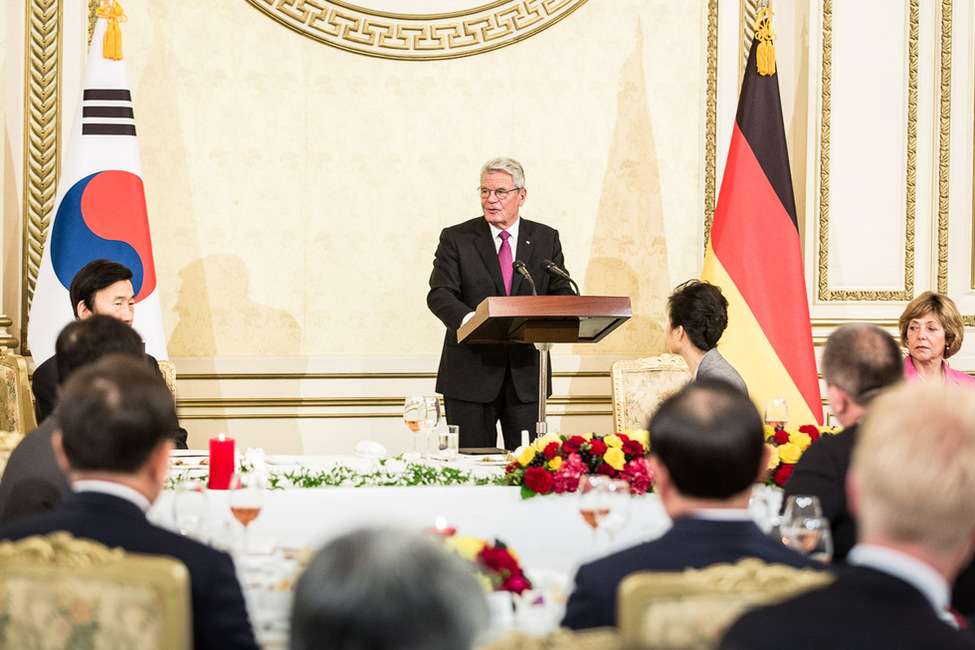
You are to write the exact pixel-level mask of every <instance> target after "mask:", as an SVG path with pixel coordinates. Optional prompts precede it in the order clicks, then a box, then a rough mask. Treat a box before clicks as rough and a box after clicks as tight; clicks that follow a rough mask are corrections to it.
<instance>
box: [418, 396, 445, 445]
mask: <svg viewBox="0 0 975 650" xmlns="http://www.w3.org/2000/svg"><path fill="white" fill-rule="evenodd" d="M423 407H424V415H423V418H422V419H421V420H420V431H421V435H422V437H423V439H424V441H425V442H426V444H425V445H423V446H424V448H425V453H424V457H426V458H430V446H431V438H432V437H433V431H434V429H436V428H437V425H438V424H440V399H439V398H437V397H424V398H423ZM437 443H438V444H437V449H438V450H439V447H440V445H439V441H437ZM415 450H416V446H415V445H414V451H415ZM437 455H438V456H439V455H440V454H439V451H438V453H437Z"/></svg>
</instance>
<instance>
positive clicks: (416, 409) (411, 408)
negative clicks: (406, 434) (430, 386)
mask: <svg viewBox="0 0 975 650" xmlns="http://www.w3.org/2000/svg"><path fill="white" fill-rule="evenodd" d="M426 414H427V406H426V400H425V399H424V398H423V396H421V395H411V396H410V397H407V398H406V401H405V402H404V403H403V421H404V422H406V426H408V427H409V428H410V431H412V432H413V433H414V434H416V433H419V432H420V422H421V421H422V420H423V418H425V417H426ZM417 438H418V436H413V457H414V458H418V457H419V455H420V454H419V448H418V446H417V442H418V441H417Z"/></svg>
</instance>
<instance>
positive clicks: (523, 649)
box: [476, 627, 623, 650]
mask: <svg viewBox="0 0 975 650" xmlns="http://www.w3.org/2000/svg"><path fill="white" fill-rule="evenodd" d="M476 650H623V642H622V639H621V638H620V633H619V631H618V630H617V629H616V628H614V627H597V628H593V629H591V630H570V629H568V628H560V629H558V630H555V631H553V632H549V633H548V634H546V635H545V636H542V637H538V636H533V635H530V634H526V633H524V632H507V633H505V634H503V635H501V636H500V637H498V638H496V639H492V640H491V641H488V642H487V643H483V644H481V645H478V646H477V647H476Z"/></svg>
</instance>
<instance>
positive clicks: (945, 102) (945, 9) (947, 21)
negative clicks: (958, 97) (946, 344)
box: [938, 0, 952, 293]
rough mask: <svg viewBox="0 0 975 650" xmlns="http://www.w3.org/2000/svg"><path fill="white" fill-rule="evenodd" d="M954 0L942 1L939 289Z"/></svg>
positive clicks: (941, 284) (941, 283) (944, 276)
mask: <svg viewBox="0 0 975 650" xmlns="http://www.w3.org/2000/svg"><path fill="white" fill-rule="evenodd" d="M951 1H952V0H942V1H941V23H940V27H941V56H940V57H939V58H940V62H941V65H940V75H939V77H940V79H939V81H940V83H939V88H938V95H939V99H940V102H939V115H938V291H939V292H941V293H948V184H949V172H950V162H951V14H952V8H951Z"/></svg>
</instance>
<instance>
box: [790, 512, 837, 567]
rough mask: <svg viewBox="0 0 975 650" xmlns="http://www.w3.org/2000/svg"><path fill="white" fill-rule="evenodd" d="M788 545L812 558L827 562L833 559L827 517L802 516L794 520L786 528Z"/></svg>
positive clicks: (831, 540) (831, 538)
mask: <svg viewBox="0 0 975 650" xmlns="http://www.w3.org/2000/svg"><path fill="white" fill-rule="evenodd" d="M785 535H786V536H787V537H788V540H789V541H788V546H790V547H791V548H794V549H795V550H797V551H799V552H800V553H802V554H803V555H806V556H808V557H810V558H812V559H813V560H818V561H819V562H822V563H823V564H829V562H830V561H831V560H832V559H833V535H832V533H831V532H830V529H829V519H827V518H825V517H803V518H801V519H798V520H794V521H793V522H792V523H791V524H790V525H789V526H788V528H787V529H786V533H785Z"/></svg>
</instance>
